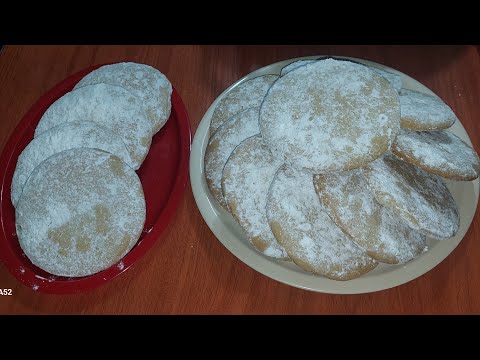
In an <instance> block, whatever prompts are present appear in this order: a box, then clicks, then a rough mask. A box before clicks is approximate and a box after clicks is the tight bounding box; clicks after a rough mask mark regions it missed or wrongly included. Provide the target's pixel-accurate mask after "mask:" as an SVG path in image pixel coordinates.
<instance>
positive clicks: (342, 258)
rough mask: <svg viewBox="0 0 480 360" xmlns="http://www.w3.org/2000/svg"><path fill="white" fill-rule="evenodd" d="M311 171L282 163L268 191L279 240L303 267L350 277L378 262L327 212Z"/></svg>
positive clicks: (339, 277)
mask: <svg viewBox="0 0 480 360" xmlns="http://www.w3.org/2000/svg"><path fill="white" fill-rule="evenodd" d="M312 177H313V176H312V175H311V174H309V173H306V172H300V171H297V170H294V169H293V168H287V167H286V166H283V167H282V168H281V169H280V170H279V171H278V172H277V174H276V175H275V178H274V180H273V183H272V186H271V187H270V190H269V193H268V201H267V217H268V221H269V223H270V227H271V229H272V231H273V233H274V235H275V237H276V238H277V240H278V242H279V243H280V244H281V245H282V246H283V247H284V248H285V250H286V251H287V253H288V255H289V256H290V258H291V259H292V260H293V261H294V262H295V264H297V265H298V266H299V267H301V268H302V269H303V270H305V271H308V272H312V273H314V274H318V275H323V276H325V277H327V278H329V279H333V280H350V279H353V278H356V277H358V276H361V275H363V274H365V273H367V272H369V271H370V270H372V269H374V268H375V267H376V266H377V264H378V263H377V262H376V261H375V260H374V259H372V258H371V257H369V256H368V255H367V254H366V253H365V252H364V251H363V250H360V249H359V248H358V247H357V246H356V245H355V244H354V243H353V242H352V240H351V239H350V238H349V236H348V235H347V234H346V233H344V232H343V231H342V230H341V229H340V228H339V227H338V226H337V225H336V224H335V223H334V222H333V221H332V220H331V219H330V217H329V216H328V215H327V213H326V212H325V211H324V209H323V207H322V204H321V203H320V201H319V200H318V197H317V194H316V193H315V188H314V185H313V181H312Z"/></svg>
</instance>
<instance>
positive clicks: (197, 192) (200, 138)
mask: <svg viewBox="0 0 480 360" xmlns="http://www.w3.org/2000/svg"><path fill="white" fill-rule="evenodd" d="M321 57H333V58H337V59H347V60H353V61H356V62H360V63H363V64H366V65H369V66H373V67H376V68H379V69H382V70H386V71H389V72H392V73H394V74H397V75H399V76H401V77H402V82H403V83H404V84H403V85H404V86H402V87H404V88H407V89H408V88H410V87H412V86H414V87H417V88H421V89H422V91H423V92H426V93H428V94H432V95H434V96H436V97H438V95H436V94H435V93H434V92H433V91H432V90H430V89H429V88H428V87H427V86H425V85H423V84H422V83H420V82H419V81H418V80H416V79H414V78H412V77H410V76H409V75H407V74H405V73H402V72H401V71H399V70H396V69H393V68H390V67H388V66H386V65H383V64H379V63H376V62H373V61H370V60H366V59H359V58H355V57H348V56H336V55H311V56H301V57H295V58H290V59H285V60H281V61H277V62H274V63H271V64H269V65H265V66H263V67H261V68H259V69H257V70H254V71H252V72H250V73H249V74H247V75H245V76H243V77H242V78H240V79H239V80H237V81H235V82H234V83H233V84H232V85H230V86H229V87H227V88H226V89H225V90H224V91H223V92H222V93H221V94H220V95H218V96H217V97H216V99H215V100H214V101H213V102H212V104H211V105H210V106H209V108H208V109H207V111H206V112H205V114H204V115H203V117H202V119H201V121H200V123H199V125H198V127H197V130H196V132H195V136H194V139H193V142H192V151H191V154H190V182H191V187H192V192H193V195H194V199H195V202H196V204H197V207H198V209H199V211H200V213H201V215H202V217H203V219H204V221H205V222H206V223H207V225H208V227H209V228H210V230H211V231H212V232H213V234H214V235H215V237H216V238H217V240H218V241H219V242H220V243H221V244H222V245H223V246H224V247H226V248H227V250H228V251H229V252H230V253H232V254H233V255H234V256H235V257H236V258H237V259H239V260H240V261H242V262H243V263H244V264H246V265H247V266H249V267H250V268H252V269H253V270H255V271H257V272H259V273H261V274H263V275H265V276H267V277H269V278H271V279H273V280H276V281H279V282H281V283H284V284H287V285H290V286H293V287H297V288H300V289H304V290H310V291H314V292H320V293H329V294H362V293H371V292H377V291H382V290H386V289H390V288H393V287H397V286H400V285H403V284H405V283H408V282H410V281H412V280H414V279H417V278H419V277H421V276H422V275H424V274H426V273H427V272H429V271H430V270H432V269H433V268H435V267H436V266H437V265H439V264H440V263H441V262H442V261H443V260H444V259H445V258H446V257H447V256H448V255H450V254H451V253H452V252H453V251H454V250H455V248H456V247H457V246H458V244H460V242H461V241H462V240H463V238H464V237H465V234H466V232H467V231H468V229H469V228H470V226H471V223H472V221H473V218H474V216H475V212H476V209H477V207H478V200H479V187H480V185H479V184H480V181H479V180H480V179H476V180H475V181H471V182H467V183H472V184H473V192H474V194H475V195H476V196H474V198H473V202H474V204H473V205H474V206H473V211H472V213H471V214H470V216H469V218H467V219H464V220H466V224H467V225H466V228H465V229H464V230H465V231H464V233H463V235H461V236H459V239H456V238H455V239H449V240H446V241H443V242H442V243H443V244H438V245H437V246H435V248H433V249H431V250H430V251H428V252H426V253H424V254H422V255H421V256H422V257H424V258H425V260H424V261H423V262H422V263H420V264H418V262H417V263H416V266H415V267H414V269H413V270H414V271H411V270H412V269H409V268H411V267H412V264H413V263H414V261H415V260H413V261H412V263H406V264H403V265H396V269H393V270H391V271H389V272H388V273H372V274H370V275H369V274H365V275H364V276H361V277H359V278H356V279H353V280H349V281H346V282H342V281H334V280H330V279H327V278H324V277H321V276H316V275H313V274H309V273H307V272H303V270H301V269H298V270H297V269H295V270H292V269H290V268H287V267H285V266H284V265H281V263H282V262H281V260H274V259H271V258H268V257H266V256H265V255H263V254H260V253H259V252H258V251H256V250H255V249H254V248H253V246H251V245H250V244H248V243H247V242H246V241H245V240H243V241H242V240H241V239H239V237H242V236H241V235H239V236H236V235H235V234H234V233H233V232H232V229H231V228H229V227H233V229H234V230H233V231H236V233H237V234H238V233H239V231H240V232H241V230H239V226H238V225H237V224H236V223H235V221H234V220H233V218H232V216H231V215H230V214H229V213H228V212H227V211H226V210H224V209H223V208H221V206H220V205H218V204H217V202H216V201H215V199H214V197H213V196H212V195H211V194H210V192H209V191H208V188H207V185H206V180H205V176H204V173H203V172H204V168H203V163H204V155H205V148H206V145H207V143H208V138H209V133H210V131H209V130H210V126H209V125H210V119H211V116H212V114H213V110H214V109H215V107H216V105H217V104H218V102H219V101H220V99H221V98H223V97H224V96H225V95H226V94H227V93H228V92H230V91H232V90H233V89H234V88H235V87H236V86H238V85H239V84H241V83H242V82H244V81H246V80H249V79H251V78H254V77H257V76H261V75H266V74H277V75H279V74H280V71H281V68H283V67H284V66H286V65H288V64H290V63H292V62H295V61H298V60H307V59H317V58H321ZM272 68H274V69H275V68H276V70H275V71H272V70H271V69H272ZM456 123H458V125H454V126H456V127H458V126H460V129H459V130H457V131H460V132H462V130H463V133H464V136H466V140H467V142H468V143H469V144H470V146H472V143H471V139H470V137H469V136H468V133H467V132H466V130H465V128H464V127H463V124H462V123H461V121H460V119H459V120H458V121H457V122H456ZM458 207H459V208H460V205H458ZM459 232H460V230H459ZM243 237H244V236H243ZM235 241H236V242H235ZM435 250H436V251H435ZM440 250H443V251H440ZM438 252H440V254H436V253H438ZM417 259H418V258H417ZM427 259H428V263H427ZM266 262H268V264H269V265H268V266H265V263H266ZM409 264H410V265H409ZM382 265H383V264H382ZM382 265H381V266H382ZM386 266H389V265H386ZM292 271H295V272H296V273H298V274H299V275H298V276H299V277H301V279H302V281H295V280H292V277H293V278H294V277H295V275H294V274H292ZM392 273H393V274H397V273H398V274H400V275H402V274H403V275H404V276H403V277H402V279H396V280H392V279H389V278H391V277H392V276H389V275H391V274H392ZM398 274H397V275H398ZM366 275H368V276H366ZM385 277H386V278H387V279H385ZM393 277H394V278H395V277H396V276H393ZM317 283H320V286H317V285H316V284H317ZM314 284H315V285H314ZM322 284H323V286H322Z"/></svg>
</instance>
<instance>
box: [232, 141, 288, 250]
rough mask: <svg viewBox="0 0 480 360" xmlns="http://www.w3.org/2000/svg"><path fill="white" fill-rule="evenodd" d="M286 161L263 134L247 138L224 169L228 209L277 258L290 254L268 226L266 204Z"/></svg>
mask: <svg viewBox="0 0 480 360" xmlns="http://www.w3.org/2000/svg"><path fill="white" fill-rule="evenodd" d="M281 165H282V162H281V161H279V160H278V159H275V158H274V157H273V156H272V154H271V153H270V150H269V149H268V148H267V146H265V144H263V142H262V138H261V137H260V136H258V135H257V136H252V137H250V138H248V139H246V140H244V141H243V142H242V143H240V145H238V146H237V148H236V149H235V150H234V151H233V153H232V154H231V155H230V157H229V158H228V161H227V163H226V164H225V168H224V169H223V177H222V190H223V195H224V197H225V200H226V203H227V205H228V209H229V210H230V212H231V213H232V215H233V216H234V218H235V219H236V220H237V221H238V223H239V224H240V226H241V227H242V228H243V229H244V230H245V232H246V233H247V235H248V238H249V240H250V241H251V243H252V244H253V245H254V246H255V248H256V249H257V250H258V251H260V252H261V253H263V254H265V255H267V256H270V257H274V258H277V259H287V258H288V255H287V253H286V252H285V250H284V249H283V248H282V246H281V245H279V244H278V243H277V241H276V240H275V237H274V236H273V234H272V231H271V230H270V227H269V226H268V221H267V215H266V213H265V206H266V203H267V193H268V189H269V187H270V184H271V183H272V179H273V176H274V175H275V173H276V171H277V170H278V168H279V167H280V166H281Z"/></svg>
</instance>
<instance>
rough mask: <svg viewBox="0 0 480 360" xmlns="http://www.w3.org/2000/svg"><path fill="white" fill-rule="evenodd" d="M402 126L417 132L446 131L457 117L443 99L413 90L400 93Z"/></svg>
mask: <svg viewBox="0 0 480 360" xmlns="http://www.w3.org/2000/svg"><path fill="white" fill-rule="evenodd" d="M400 110H401V114H402V115H401V120H400V126H401V127H402V128H404V129H410V130H415V131H428V130H440V129H446V128H449V127H450V126H452V125H453V124H454V123H455V121H456V120H457V117H456V115H455V113H454V112H453V111H452V109H450V107H449V106H448V105H447V104H445V103H444V102H443V101H442V100H441V99H439V98H437V97H435V96H432V95H428V94H424V93H420V92H417V91H413V90H408V89H402V91H401V92H400Z"/></svg>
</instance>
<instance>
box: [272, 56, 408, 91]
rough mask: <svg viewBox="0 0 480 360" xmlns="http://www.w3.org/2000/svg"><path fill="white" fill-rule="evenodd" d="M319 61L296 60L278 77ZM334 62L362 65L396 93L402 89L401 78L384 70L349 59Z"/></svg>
mask: <svg viewBox="0 0 480 360" xmlns="http://www.w3.org/2000/svg"><path fill="white" fill-rule="evenodd" d="M318 60H320V59H314V60H310V59H307V60H297V61H294V62H291V63H290V64H288V65H287V66H284V67H283V68H282V70H281V72H280V75H281V76H283V75H286V74H288V73H289V72H290V71H292V70H295V69H296V68H299V67H300V66H303V65H308V64H311V63H314V62H316V61H318ZM336 60H339V61H351V62H354V63H356V64H360V65H364V66H367V67H369V68H370V69H372V70H373V71H375V72H376V73H378V74H380V75H382V76H383V77H384V78H385V79H386V80H387V81H388V82H389V83H390V84H391V85H392V86H393V87H394V89H395V90H397V92H399V91H400V89H401V88H402V78H401V76H399V75H397V74H394V73H391V72H390V71H386V70H381V69H378V68H376V67H373V66H368V65H365V64H362V63H359V62H356V61H352V60H350V59H341V58H337V59H336Z"/></svg>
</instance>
